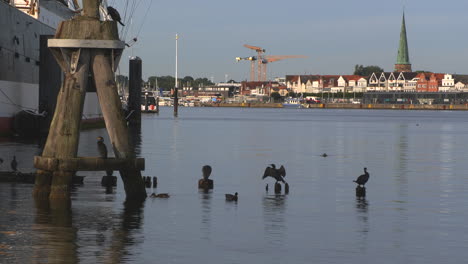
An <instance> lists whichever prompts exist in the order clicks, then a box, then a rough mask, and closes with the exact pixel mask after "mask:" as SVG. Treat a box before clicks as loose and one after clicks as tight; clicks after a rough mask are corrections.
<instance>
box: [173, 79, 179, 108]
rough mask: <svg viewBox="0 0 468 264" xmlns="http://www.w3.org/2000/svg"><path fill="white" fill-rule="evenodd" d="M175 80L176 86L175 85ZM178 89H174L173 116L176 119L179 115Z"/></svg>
mask: <svg viewBox="0 0 468 264" xmlns="http://www.w3.org/2000/svg"><path fill="white" fill-rule="evenodd" d="M177 82H178V81H177V79H176V84H177ZM178 94H179V89H178V88H177V85H176V87H175V88H174V116H175V117H177V116H178V115H179V95H178Z"/></svg>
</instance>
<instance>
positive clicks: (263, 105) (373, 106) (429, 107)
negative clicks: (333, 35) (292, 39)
mask: <svg viewBox="0 0 468 264" xmlns="http://www.w3.org/2000/svg"><path fill="white" fill-rule="evenodd" d="M201 107H242V108H244V107H246V108H249V107H250V108H290V107H284V106H283V104H281V103H216V104H202V105H201ZM318 108H323V109H327V108H328V109H388V110H468V104H433V105H425V104H343V103H329V104H309V105H308V107H302V109H318Z"/></svg>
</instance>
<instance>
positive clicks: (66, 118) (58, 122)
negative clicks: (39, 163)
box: [33, 51, 90, 198]
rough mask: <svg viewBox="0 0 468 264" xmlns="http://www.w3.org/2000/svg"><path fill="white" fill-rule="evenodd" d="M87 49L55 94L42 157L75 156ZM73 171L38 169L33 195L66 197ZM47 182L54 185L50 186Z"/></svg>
mask: <svg viewBox="0 0 468 264" xmlns="http://www.w3.org/2000/svg"><path fill="white" fill-rule="evenodd" d="M89 60H90V55H89V51H83V52H82V53H81V63H80V64H79V65H78V69H77V71H76V73H75V74H70V73H66V75H65V80H64V83H63V85H62V88H61V89H60V92H59V94H58V98H57V106H56V110H55V112H54V117H53V119H52V123H51V126H50V129H49V135H48V137H47V141H46V144H45V147H44V150H43V152H42V156H44V157H56V158H72V157H76V154H77V152H78V143H79V129H80V122H81V116H82V112H83V104H84V99H85V95H86V84H87V80H88V70H89ZM73 175H74V173H65V174H63V173H60V174H57V175H55V174H54V177H52V174H51V172H47V171H41V170H39V171H38V172H37V177H36V183H35V186H34V190H33V195H34V196H35V197H38V198H45V197H49V198H52V197H66V198H69V191H70V190H69V187H70V182H71V178H72V176H73ZM50 184H52V186H54V187H52V188H51V187H49V186H50Z"/></svg>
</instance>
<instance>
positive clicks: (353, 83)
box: [286, 75, 367, 93]
mask: <svg viewBox="0 0 468 264" xmlns="http://www.w3.org/2000/svg"><path fill="white" fill-rule="evenodd" d="M286 87H287V88H288V89H289V90H290V91H292V92H294V93H322V92H332V93H337V92H343V91H346V92H352V91H354V89H356V90H360V91H364V90H365V88H366V87H367V79H366V78H365V77H363V76H360V75H286Z"/></svg>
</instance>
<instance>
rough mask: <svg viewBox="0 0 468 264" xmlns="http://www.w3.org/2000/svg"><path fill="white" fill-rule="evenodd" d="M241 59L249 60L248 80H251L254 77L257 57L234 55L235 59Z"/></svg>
mask: <svg viewBox="0 0 468 264" xmlns="http://www.w3.org/2000/svg"><path fill="white" fill-rule="evenodd" d="M241 60H247V61H250V81H251V82H253V81H254V79H255V61H256V60H257V57H255V56H251V57H245V58H242V57H236V61H237V62H239V61H241Z"/></svg>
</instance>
